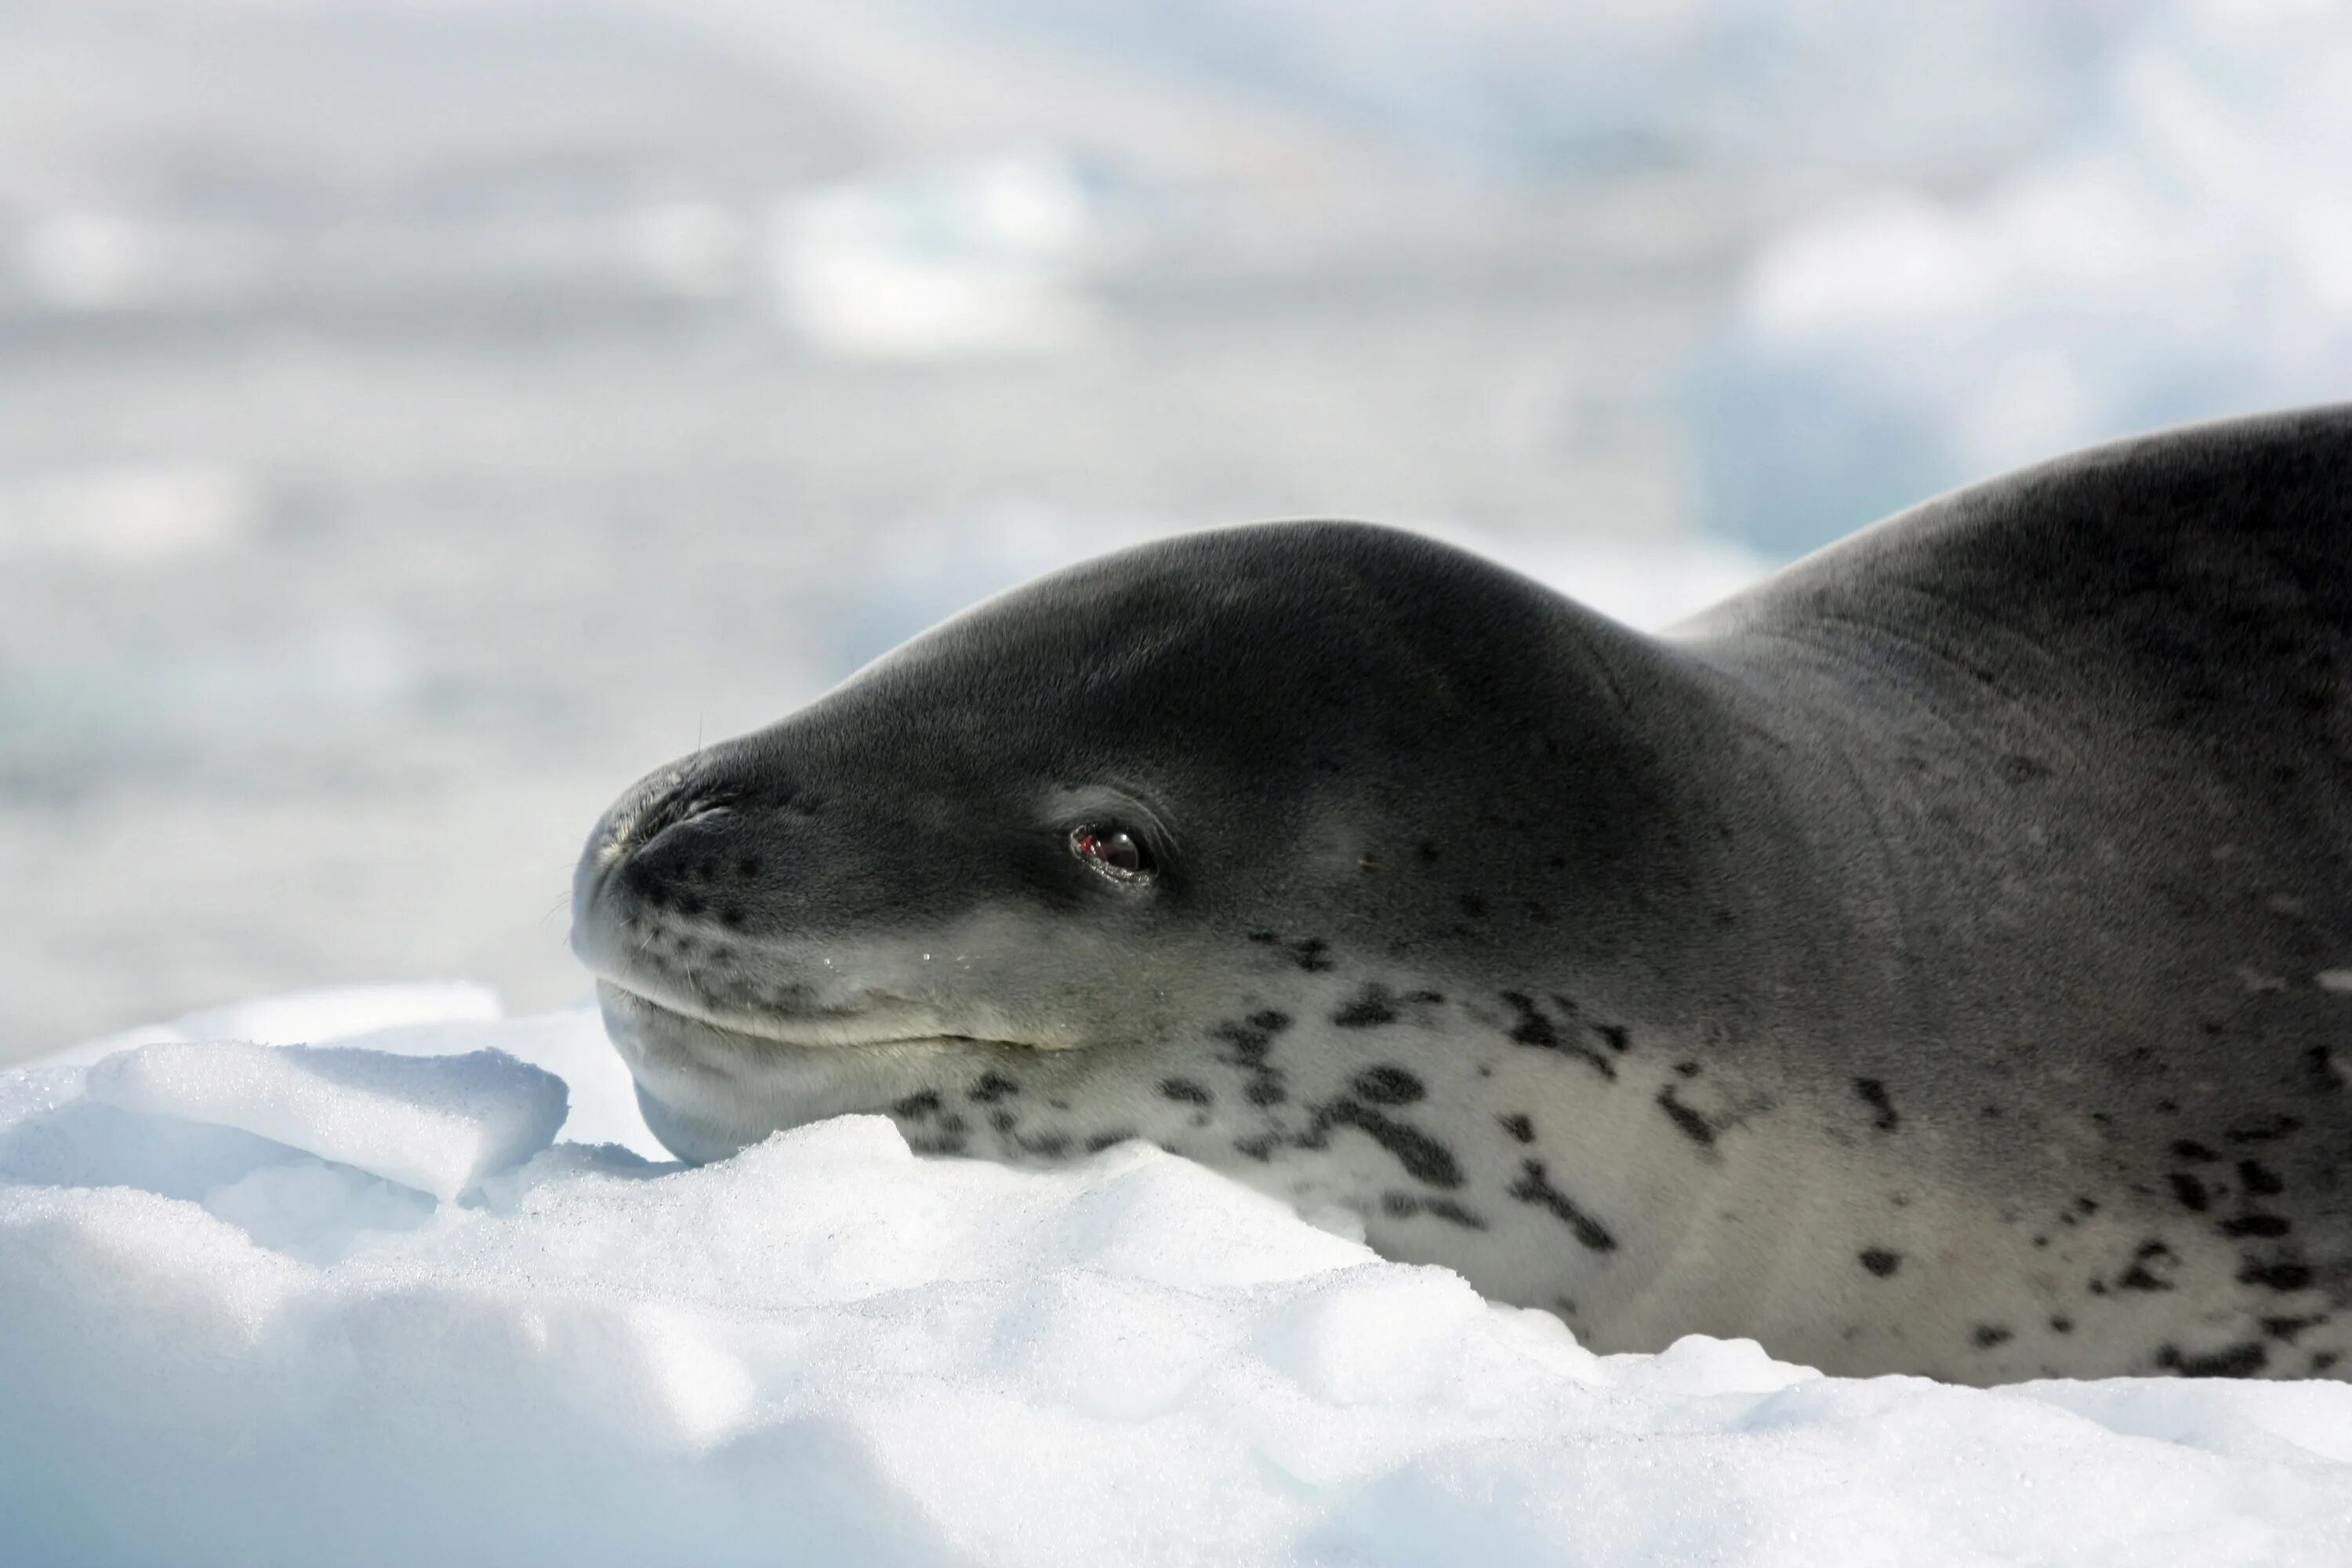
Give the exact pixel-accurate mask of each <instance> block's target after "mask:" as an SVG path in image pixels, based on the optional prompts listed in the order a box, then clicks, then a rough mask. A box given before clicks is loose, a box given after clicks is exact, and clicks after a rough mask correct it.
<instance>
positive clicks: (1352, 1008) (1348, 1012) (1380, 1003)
mask: <svg viewBox="0 0 2352 1568" xmlns="http://www.w3.org/2000/svg"><path fill="white" fill-rule="evenodd" d="M1396 1021H1397V1011H1396V1008H1395V1007H1394V1006H1393V1005H1391V1000H1390V997H1389V993H1388V988H1387V987H1386V986H1384V985H1380V984H1370V985H1367V986H1365V987H1364V988H1363V989H1362V990H1361V991H1359V992H1358V993H1356V995H1355V999H1354V1000H1353V1001H1351V1002H1349V1003H1348V1004H1347V1005H1345V1006H1343V1007H1341V1008H1340V1009H1339V1011H1338V1012H1336V1013H1334V1014H1332V1015H1331V1022H1333V1023H1334V1024H1337V1025H1338V1026H1339V1027H1341V1028H1343V1029H1376V1028H1379V1027H1380V1026H1382V1025H1384V1024H1393V1023H1395V1022H1396Z"/></svg>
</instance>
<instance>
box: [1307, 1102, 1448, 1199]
mask: <svg viewBox="0 0 2352 1568" xmlns="http://www.w3.org/2000/svg"><path fill="white" fill-rule="evenodd" d="M1333 1127H1352V1128H1354V1129H1355V1130H1356V1131H1359V1132H1361V1133H1363V1134H1364V1135H1365V1136H1366V1137H1368V1138H1370V1140H1371V1141H1372V1142H1375V1143H1378V1144H1379V1145H1380V1146H1381V1148H1382V1149H1385V1150H1387V1151H1388V1152H1389V1153H1390V1155H1391V1157H1393V1158H1394V1159H1395V1161H1396V1163H1398V1164H1400V1165H1402V1166H1403V1167H1404V1169H1405V1173H1406V1174H1407V1175H1409V1176H1411V1177H1412V1178H1413V1179H1414V1180H1415V1181H1418V1182H1423V1183H1426V1184H1429V1185H1430V1186H1433V1187H1458V1186H1460V1185H1461V1184H1462V1167H1461V1166H1460V1165H1458V1164H1456V1163H1454V1152H1453V1151H1452V1150H1450V1149H1448V1148H1447V1147H1446V1146H1445V1145H1444V1144H1443V1143H1440V1142H1438V1141H1437V1140H1436V1139H1434V1138H1432V1137H1431V1136H1430V1135H1429V1134H1428V1133H1426V1132H1423V1131H1422V1130H1421V1129H1420V1128H1418V1127H1412V1126H1408V1125H1407V1124H1406V1123H1404V1122H1402V1121H1397V1120H1396V1119H1395V1118H1393V1117H1390V1116H1385V1115H1383V1114H1381V1112H1380V1111H1377V1110H1373V1109H1372V1108H1371V1107H1370V1106H1368V1105H1360V1104H1358V1103H1357V1102H1356V1101H1354V1100H1333V1101H1332V1102H1331V1103H1330V1104H1328V1105H1327V1106H1324V1107H1323V1108H1322V1109H1320V1110H1318V1111H1316V1113H1315V1123H1314V1125H1313V1126H1312V1127H1311V1128H1310V1129H1309V1130H1308V1131H1307V1136H1306V1137H1304V1138H1302V1139H1301V1140H1299V1145H1300V1147H1302V1148H1307V1149H1319V1148H1321V1147H1322V1146H1323V1144H1324V1142H1325V1140H1326V1139H1327V1138H1328V1134H1329V1130H1330V1129H1331V1128H1333Z"/></svg>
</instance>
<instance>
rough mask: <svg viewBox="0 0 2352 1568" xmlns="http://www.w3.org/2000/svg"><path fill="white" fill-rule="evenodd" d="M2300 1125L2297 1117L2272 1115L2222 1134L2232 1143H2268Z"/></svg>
mask: <svg viewBox="0 0 2352 1568" xmlns="http://www.w3.org/2000/svg"><path fill="white" fill-rule="evenodd" d="M2302 1126H2303V1122H2302V1121H2301V1120H2300V1119H2299V1118H2297V1117H2293V1116H2273V1117H2270V1118H2268V1119H2266V1120H2264V1121H2257V1122H2254V1123H2253V1124H2252V1125H2251V1126H2246V1127H2232V1128H2231V1129H2230V1131H2227V1132H2225V1133H2223V1134H2222V1136H2223V1137H2225V1138H2227V1139H2229V1141H2230V1142H2232V1143H2268V1142H2272V1141H2273V1140H2274V1139H2279V1138H2284V1137H2285V1136H2286V1135H2287V1134H2288V1133H2290V1132H2293V1131H2297V1130H2298V1129H2300V1128H2301V1127H2302Z"/></svg>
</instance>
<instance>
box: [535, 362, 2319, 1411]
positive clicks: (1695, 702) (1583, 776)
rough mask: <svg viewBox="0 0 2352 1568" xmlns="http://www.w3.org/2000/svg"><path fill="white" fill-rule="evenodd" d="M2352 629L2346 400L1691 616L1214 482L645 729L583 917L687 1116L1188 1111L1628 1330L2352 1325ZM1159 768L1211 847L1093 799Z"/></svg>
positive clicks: (2212, 1364) (1231, 1141)
mask: <svg viewBox="0 0 2352 1568" xmlns="http://www.w3.org/2000/svg"><path fill="white" fill-rule="evenodd" d="M2348 670H2352V411H2347V410H2346V409H2329V410H2319V411H2313V412H2307V413H2299V414H2294V415H2287V416H2274V417H2267V418H2261V419H2252V420H2244V421H2237V422H2231V423H2226V424H2220V425H2212V426H2200V427H2196V428H2191V429H2186V430H2181V431H2176V432H2170V433H2167V434H2164V435H2159V436H2156V437H2148V438H2147V439H2144V440H2139V441H2133V442H2127V443H2124V444H2121V445H2117V446H2113V447H2102V448H2099V449H2096V450H2094V451H2091V452H2087V453H2084V454H2080V455H2078V456H2075V457H2073V458H2066V459H2063V460H2062V461H2059V462H2055V463H2052V464H2048V465H2044V466H2042V467H2040V468H2032V469H2029V470H2026V471H2024V472H2022V473H2019V474H2015V475H2011V476H2010V477H2007V478H2004V479H1998V480H1995V481H1992V482H1990V483H1988V484H1984V485H1980V486H1978V487H1976V488H1973V489H1968V490H1964V491H1961V492H1958V494H1955V495H1952V496H1948V497H1946V498H1944V499H1942V500H1936V501H1932V502H1929V503H1927V505H1924V506H1922V507H1919V508H1916V509H1915V510H1912V511H1910V512H1907V513H1906V514H1904V515H1903V516H1901V517H1898V518H1895V519H1894V520H1892V521H1888V522H1886V523H1884V524H1881V525H1880V526H1878V527H1877V528H1874V529H1872V530H1870V531H1866V532H1864V533H1863V534H1860V535H1858V536H1856V537H1854V538H1853V539H1850V540H1847V541H1845V542H1843V543H1841V544H1839V545H1837V546H1834V547H1832V548H1831V549H1829V550H1826V551H1823V552H1821V553H1819V554H1817V555H1815V556H1813V557H1811V558H1810V559H1809V560H1807V561H1805V562H1803V563H1800V564H1799V565H1797V566H1795V567H1793V568H1791V569H1790V570H1789V571H1787V572H1784V573H1782V574H1780V575H1779V576H1777V577H1775V578H1773V579H1772V580H1770V581H1769V582H1767V583H1765V584H1762V585H1760V586H1759V587H1757V588H1756V589H1754V590H1751V591H1750V592H1748V593H1746V594H1743V595H1739V596H1738V597H1736V598H1734V599H1732V600H1730V601H1729V602H1727V603H1726V604H1724V605H1721V606H1719V607H1717V609H1715V610H1714V611H1712V612H1710V613H1708V614H1707V615H1706V616H1701V617H1699V618H1698V619H1696V621H1693V622H1691V623H1689V624H1687V625H1685V626H1682V627H1679V628H1676V630H1675V631H1674V632H1673V633H1671V634H1669V635H1666V636H1663V637H1648V636H1643V635H1639V634H1636V633H1634V632H1632V631H1630V630H1628V629H1626V628H1625V627H1623V626H1618V625H1616V624H1614V623H1612V622H1611V621H1609V620H1606V619H1604V618H1603V617H1601V616H1597V615H1594V614H1592V613H1591V612H1589V611H1587V610H1584V609H1582V608H1581V607H1580V606H1578V605H1575V604H1573V603H1572V602H1570V601H1569V600H1567V599H1564V598H1562V597H1560V596H1559V595H1555V594H1553V593H1551V592H1549V590H1547V589H1544V588H1542V587H1539V586H1538V585H1537V584H1533V583H1530V582H1528V581H1527V580H1525V579H1523V578H1521V577H1518V576H1517V575H1515V574H1511V573H1509V572H1507V571H1504V570H1502V569H1500V568H1498V567H1496V566H1494V565H1492V564H1490V563H1486V562H1484V561H1481V560H1478V559H1476V558H1475V557H1473V556H1470V555H1467V554H1465V553H1463V552H1459V551H1455V550H1453V549H1450V548H1447V547H1444V546H1441V545H1438V544H1435V543H1433V542H1429V541H1426V540H1423V539H1420V538H1416V537H1414V536H1412V535H1411V534H1407V533H1402V532H1397V531H1390V530H1386V529H1381V528H1374V527H1369V526H1365V525H1360V524H1352V523H1298V524H1285V525H1275V526H1268V527H1259V528H1249V529H1237V530H1232V531H1219V532H1211V533H1202V534H1196V535H1192V536H1189V537H1186V538H1182V539H1178V540H1173V541H1170V542H1164V543H1160V544H1155V545H1150V546H1147V547H1145V548H1142V549H1139V550H1133V551H1129V552H1125V553H1122V554H1119V555H1115V556H1110V557H1108V558H1106V559H1104V560H1101V561H1097V562H1094V563H1088V564H1087V565H1083V566H1080V567H1076V568H1075V569H1073V570H1071V571H1068V572H1065V573H1062V574H1057V575H1055V576H1052V577H1049V578H1046V579H1044V580H1043V581H1040V582H1038V583H1035V584H1031V585H1029V586H1028V587H1025V588H1024V589H1021V590H1019V591H1017V592H1015V593H1013V594H1009V595H1004V596H1003V597H1001V598H999V599H996V600H993V601H992V602H991V603H989V604H987V605H982V606H981V607H979V608H977V609H975V610H973V611H971V612H970V613H967V614H966V615H963V616H959V617H957V618H956V619H954V620H952V621H950V622H948V623H946V624H945V625H943V626H940V627H938V628H936V629H934V630H933V631H931V632H930V633H929V634H927V635H925V636H924V637H919V638H918V639H916V640H915V641H914V642H912V643H910V644H908V646H907V647H904V648H902V649H900V650H898V652H897V653H895V654H893V655H891V656H890V657H888V658H886V659H884V660H882V661H880V662H879V663H877V664H876V665H874V666H872V667H870V668H867V669H866V670H865V671H862V672H861V673H860V674H859V675H857V676H856V677H855V678H853V679H851V680H850V681H848V682H847V683H845V685H843V686H842V687H841V688H839V689H836V690H835V691H834V692H833V693H831V694H830V695H828V696H826V697H825V698H824V699H823V700H820V701H818V702H817V703H815V704H814V705H812V706H811V707H809V708H808V709H806V710H803V711H802V712H801V713H798V714H796V715H794V716H793V717H792V718H790V719H788V720H786V721H783V722H782V723H780V724H777V725H775V726H773V727H772V728H770V729H767V730H763V731H759V732H758V733H756V734H752V735H750V736H746V737H744V738H742V739H740V740H739V741H734V742H729V743H727V744H724V745H719V746H714V747H711V748H709V749H708V750H705V751H702V752H698V753H696V754H695V755H694V756H693V757H691V758H689V759H688V760H687V761H685V762H683V763H679V764H677V765H676V766H675V767H673V768H671V769H667V770H665V771H664V772H663V773H658V774H656V775H655V776H654V777H653V778H651V779H649V780H647V781H646V782H645V783H644V784H641V785H639V786H638V787H637V788H636V789H635V790H633V791H632V792H631V793H630V794H629V795H626V796H625V797H624V799H623V800H622V802H621V803H620V804H619V805H616V806H615V807H614V810H613V812H612V813H611V814H609V815H608V816H607V817H606V819H605V821H604V823H602V824H600V825H599V826H598V828H597V831H596V833H595V834H594V836H593V837H592V838H591V840H590V844H589V848H588V851H587V854H586V855H585V857H584V858H583V861H582V867H581V873H580V878H579V883H578V896H577V903H576V909H575V935H574V942H575V946H576V947H577V948H578V950H579V952H581V954H582V956H583V959H584V960H585V961H586V962H587V963H589V965H590V966H591V967H592V968H593V970H594V971H595V972H596V973H597V974H598V975H599V977H600V978H601V979H602V980H603V981H604V985H603V986H602V994H603V995H604V999H605V1005H606V1014H607V1018H608V1020H609V1022H610V1024H611V1026H612V1029H613V1033H614V1038H615V1041H616V1043H617V1044H618V1045H619V1046H620V1047H621V1048H622V1050H623V1053H624V1055H625V1057H626V1058H627V1059H628V1060H629V1063H630V1065H631V1068H632V1069H633V1071H635V1074H636V1075H637V1079H638V1083H639V1089H640V1096H641V1099H642V1100H643V1101H644V1103H645V1105H646V1111H647V1115H648V1118H649V1120H650V1121H652V1123H653V1125H654V1127H655V1130H656V1131H657V1132H658V1133H660V1135H661V1136H662V1137H663V1138H664V1139H665V1141H667V1142H669V1143H670V1144H671V1145H672V1146H673V1147H674V1148H676V1149H677V1150H678V1152H680V1153H681V1154H684V1155H686V1156H688V1157H689V1158H709V1157H715V1156H717V1155H719V1154H723V1153H724V1152H727V1151H729V1150H730V1149H732V1148H735V1147H738V1146H740V1144H742V1143H743V1142H748V1141H751V1140H753V1139H756V1138H759V1137H761V1136H763V1135H764V1134H765V1133H767V1132H768V1131H772V1130H773V1129H776V1128H780V1127H786V1126H791V1125H794V1124H796V1123H799V1122H802V1121H810V1120H814V1119H815V1118H817V1117H819V1116H824V1115H829V1114H835V1113H838V1112H841V1111H845V1110H874V1111H880V1112H883V1113H886V1114H890V1115H892V1116H894V1117H896V1118H897V1120H898V1122H899V1124H900V1125H901V1127H902V1128H903V1129H905V1131H907V1133H908V1138H909V1140H910V1141H911V1142H914V1143H915V1145H916V1146H917V1147H918V1148H919V1149H923V1150H926V1151H929V1152H943V1153H968V1154H974V1155H982V1156H986V1157H990V1158H996V1159H1006V1160H1014V1161H1020V1162H1024V1163H1051V1162H1054V1161H1058V1160H1063V1159H1073V1158H1080V1157H1083V1156H1085V1155H1086V1154H1087V1152H1090V1151H1093V1150H1096V1149H1099V1148H1101V1147H1103V1146H1105V1145H1106V1144H1107V1143H1108V1142H1114V1141H1116V1140H1118V1139H1120V1138H1125V1137H1130V1136H1134V1137H1143V1138H1148V1139H1150V1140H1151V1141H1153V1142H1159V1143H1161V1144H1163V1145H1164V1146H1166V1147H1169V1148H1171V1149H1174V1150H1176V1151H1177V1152H1181V1153H1184V1154H1188V1155H1190V1156H1192V1157H1193V1158H1196V1159H1200V1160H1202V1161H1204V1162H1206V1163H1210V1164H1213V1165H1215V1166H1218V1167H1220V1168H1222V1169H1224V1170H1227V1171H1229V1172H1231V1173H1234V1175H1236V1176H1238V1177H1240V1178H1241V1179H1244V1180H1245V1181H1250V1182H1253V1183H1255V1184H1258V1185H1261V1186H1264V1187H1265V1188H1267V1189H1269V1190H1272V1191H1275V1192H1277V1193H1280V1194H1284V1195H1286V1196H1289V1197H1293V1198H1296V1199H1298V1200H1300V1201H1303V1202H1310V1203H1337V1204H1341V1205H1348V1206H1349V1207H1351V1208H1354V1209H1355V1210H1356V1211H1358V1212H1359V1213H1360V1214H1362V1215H1364V1217H1365V1223H1366V1226H1367V1227H1368V1234H1369V1235H1370V1238H1371V1240H1372V1241H1373V1243H1374V1245H1375V1246H1377V1247H1381V1249H1382V1250H1383V1251H1385V1252H1388V1253H1390V1254H1391V1255H1393V1256H1397V1257H1402V1258H1416V1259H1425V1260H1430V1261H1436V1262H1442V1263H1447V1264H1450V1265H1452V1266H1454V1267H1456V1268H1460V1269H1461V1270H1462V1271H1463V1272H1464V1273H1465V1274H1466V1275H1467V1276H1468V1277H1469V1279H1471V1280H1472V1281H1473V1283H1475V1284H1476V1285H1478V1286H1479V1287H1480V1288H1481V1289H1484V1290H1486V1291H1487V1292H1488V1293H1489V1294H1492V1295H1495V1296H1496V1297H1498V1298H1501V1299H1504V1300H1515V1301H1520V1302H1525V1303H1528V1304H1534V1305H1542V1306H1548V1307H1554V1308H1556V1309H1557V1310H1562V1311H1563V1312H1564V1313H1567V1314H1569V1315H1570V1321H1571V1322H1572V1323H1573V1324H1574V1325H1575V1326H1576V1328H1577V1329H1578V1331H1579V1332H1580V1334H1581V1335H1582V1336H1583V1337H1584V1338H1585V1339H1586V1340H1587V1342H1589V1343H1591V1344H1593V1345H1594V1346H1595V1347H1596V1348H1599V1349H1602V1350H1622V1349H1652V1350H1654V1349H1657V1348H1659V1347H1661V1346H1663V1345H1664V1343H1666V1342H1669V1341H1670V1340H1671V1339H1673V1338H1674V1337H1675V1335H1677V1334H1679V1333H1683V1332H1690V1331H1703V1332H1711V1333H1717V1334H1750V1335H1754V1336H1756V1337H1758V1338H1759V1339H1761V1340H1762V1341H1763V1342H1764V1343H1765V1344H1766V1345H1767V1347H1768V1348H1769V1349H1771V1350H1773V1351H1775V1352H1779V1353H1781V1354H1784V1355H1788V1356H1791V1357H1794V1358H1797V1359H1801V1360H1805V1361H1808V1362H1811V1363H1814V1364H1818V1365H1821V1366H1823V1367H1825V1368H1828V1369H1830V1370H1833V1371H1841V1372H1855V1373H1864V1372H1880V1371H1913V1372H1923V1373H1935V1374H1937V1375H1942V1376H1947V1377H1953V1378H1958V1379H1964V1380H1969V1381H1979V1382H1982V1381H1993V1380H1997V1379H2000V1378H2005V1377H2013V1376H2023V1375H2032V1374H2034V1373H2062V1374H2071V1375H2095V1374H2104V1373H2133V1372H2157V1371H2171V1372H2179V1373H2231V1374H2245V1373H2261V1374H2265V1375H2304V1374H2309V1373H2327V1374H2335V1375H2342V1374H2343V1373H2344V1372H2345V1371H2346V1370H2347V1369H2346V1364H2345V1363H2344V1362H2343V1361H2342V1359H2341V1358H2342V1357H2343V1356H2344V1354H2345V1353H2346V1352H2347V1350H2352V1310H2347V1303H2352V1191H2347V1160H2352V1102H2347V1087H2346V1080H2347V1076H2352V696H2347V671H2348ZM1111 818H1116V819H1118V820H1120V821H1122V822H1126V823H1128V824H1129V825H1131V826H1133V827H1135V828H1136V829H1137V830H1138V831H1139V832H1140V833H1142V834H1143V835H1144V836H1145V837H1147V839H1149V841H1150V843H1151V845H1152V847H1154V849H1155V851H1156V853H1157V854H1158V855H1159V857H1160V860H1161V863H1162V870H1161V874H1160V877H1159V879H1157V881H1155V882H1153V883H1151V884H1150V885H1149V886H1146V887H1141V888H1135V887H1124V886H1118V885H1114V884H1113V883H1111V882H1109V881H1108V879H1105V878H1103V877H1101V876H1100V875H1098V874H1097V873H1096V872H1095V871H1093V870H1091V869H1090V868H1087V867H1086V866H1085V865H1083V864H1081V863H1080V862H1079V861H1078V860H1076V858H1073V857H1072V855H1071V854H1070V853H1069V849H1068V833H1069V830H1070V828H1071V827H1072V826H1075V825H1076V824H1079V823H1082V822H1092V821H1100V820H1107V819H1111ZM1570 1301H1573V1302H1574V1303H1575V1306H1574V1308H1573V1309H1570V1307H1568V1306H1567V1305H1566V1303H1568V1302H1570Z"/></svg>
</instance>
